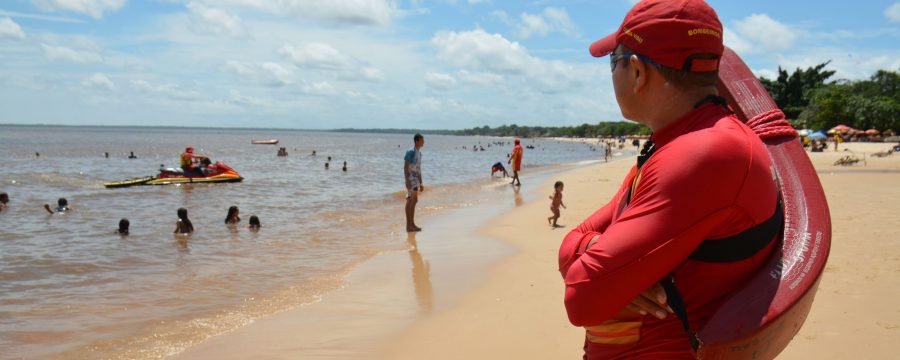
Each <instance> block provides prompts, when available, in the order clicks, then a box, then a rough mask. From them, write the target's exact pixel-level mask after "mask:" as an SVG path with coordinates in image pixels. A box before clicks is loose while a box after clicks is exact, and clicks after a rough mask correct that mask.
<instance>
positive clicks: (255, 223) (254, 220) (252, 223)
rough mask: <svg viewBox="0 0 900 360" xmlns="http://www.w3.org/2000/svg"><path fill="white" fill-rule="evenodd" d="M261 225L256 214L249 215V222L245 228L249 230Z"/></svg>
mask: <svg viewBox="0 0 900 360" xmlns="http://www.w3.org/2000/svg"><path fill="white" fill-rule="evenodd" d="M261 227H262V224H260V223H259V218H258V217H257V216H256V215H250V223H249V224H247V228H248V229H250V230H259V228H261Z"/></svg>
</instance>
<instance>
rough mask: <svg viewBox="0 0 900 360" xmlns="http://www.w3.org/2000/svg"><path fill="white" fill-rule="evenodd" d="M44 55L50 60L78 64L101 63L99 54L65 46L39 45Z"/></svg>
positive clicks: (101, 58) (101, 59)
mask: <svg viewBox="0 0 900 360" xmlns="http://www.w3.org/2000/svg"><path fill="white" fill-rule="evenodd" d="M41 47H42V48H43V49H44V55H46V56H47V58H48V59H50V60H63V61H71V62H76V63H80V64H87V63H98V62H101V61H103V57H101V56H100V54H98V53H96V52H93V51H90V50H75V49H72V48H68V47H65V46H53V45H47V44H41Z"/></svg>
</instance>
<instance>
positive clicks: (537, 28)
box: [491, 7, 578, 39]
mask: <svg viewBox="0 0 900 360" xmlns="http://www.w3.org/2000/svg"><path fill="white" fill-rule="evenodd" d="M491 16H492V17H494V18H496V19H498V20H500V22H503V23H505V24H507V25H509V26H511V27H512V28H513V29H514V32H515V34H516V37H518V38H520V39H528V38H530V37H532V36H542V37H543V36H547V35H549V34H550V33H554V32H558V33H561V34H565V35H569V36H578V26H576V25H575V22H574V21H572V18H570V17H569V13H568V12H566V10H565V9H561V8H554V7H548V8H545V9H544V11H543V12H542V13H539V14H529V13H522V14H521V15H519V20H514V19H512V18H511V17H510V16H509V15H508V14H506V12H504V11H502V10H498V11H494V12H492V13H491Z"/></svg>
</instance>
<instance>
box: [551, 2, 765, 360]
mask: <svg viewBox="0 0 900 360" xmlns="http://www.w3.org/2000/svg"><path fill="white" fill-rule="evenodd" d="M590 50H591V54H592V55H594V56H596V57H601V56H606V55H609V56H610V66H611V70H612V80H613V88H614V90H615V94H616V100H617V102H618V104H619V107H620V109H621V111H622V115H623V116H624V117H625V118H627V119H630V120H634V121H636V122H639V123H642V124H644V125H646V126H648V127H649V128H650V129H651V130H652V131H653V135H652V136H651V139H650V141H648V142H647V143H646V145H645V147H644V149H643V150H642V151H641V155H640V156H639V157H638V161H637V165H636V166H635V167H634V168H632V169H631V171H630V172H629V173H628V175H627V176H626V177H625V180H624V182H623V183H622V185H621V187H620V188H619V190H618V192H617V193H616V194H615V195H614V196H613V198H612V199H611V200H610V201H609V203H607V204H606V205H605V206H603V207H601V208H600V209H599V210H597V211H596V212H595V213H594V214H592V215H591V216H590V217H588V219H586V220H585V221H584V222H583V223H582V224H581V225H579V226H578V227H576V228H575V229H574V230H572V231H571V232H570V233H569V234H568V235H567V236H566V237H565V239H564V240H563V242H562V244H561V245H560V249H559V270H560V272H561V274H562V276H563V278H564V281H565V285H566V290H565V306H566V311H567V313H568V317H569V320H570V322H571V323H572V324H574V325H577V326H581V327H584V328H585V330H586V332H585V343H584V351H585V358H586V359H650V358H652V359H692V358H693V353H692V351H693V349H695V348H696V346H697V345H698V343H697V339H696V337H695V333H696V331H697V330H699V329H700V328H702V327H703V325H704V324H706V322H707V321H708V319H709V317H710V316H711V315H712V314H713V312H714V311H715V310H716V308H717V307H718V306H719V304H720V303H721V302H722V301H723V300H724V299H725V298H726V297H727V295H729V294H730V292H731V291H733V290H734V289H736V288H737V287H738V286H739V285H740V284H741V283H742V282H744V281H745V280H746V279H747V278H748V277H749V276H751V275H752V274H754V273H755V271H756V269H758V268H759V267H760V266H761V265H762V264H763V263H764V261H765V260H766V258H767V257H768V256H769V254H770V252H771V250H772V248H773V244H774V243H775V242H774V241H772V240H773V239H774V237H775V236H776V235H777V234H778V231H779V229H780V226H781V224H782V223H783V217H782V213H781V209H780V205H779V202H778V193H777V188H776V183H775V180H774V174H773V171H772V169H771V164H770V160H769V156H768V152H767V151H766V148H765V146H764V144H763V143H762V141H761V140H760V139H759V138H758V137H757V135H756V134H754V133H753V131H751V130H750V129H749V128H747V126H746V125H744V124H743V123H742V122H740V121H739V120H738V119H737V118H735V117H734V116H733V114H732V113H731V111H730V110H729V109H728V108H727V105H726V102H725V99H724V98H721V97H719V96H718V92H717V89H716V82H717V78H718V73H717V71H718V65H719V58H720V57H721V55H722V53H723V50H724V46H723V44H722V25H721V23H720V22H719V20H718V16H717V15H716V13H715V11H714V10H713V9H712V8H711V7H709V5H707V4H706V3H705V2H703V1H702V0H644V1H641V2H639V3H637V5H635V6H634V8H633V9H631V11H630V12H629V13H628V15H626V17H625V20H624V21H623V23H622V25H621V26H620V27H619V30H618V31H616V32H615V33H614V34H612V35H610V36H608V37H606V38H604V39H602V40H600V41H597V42H595V43H594V44H593V45H591V49H590ZM669 308H672V310H674V311H675V312H676V313H677V314H673V313H670V312H669V311H668V310H669Z"/></svg>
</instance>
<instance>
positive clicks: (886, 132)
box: [882, 129, 894, 136]
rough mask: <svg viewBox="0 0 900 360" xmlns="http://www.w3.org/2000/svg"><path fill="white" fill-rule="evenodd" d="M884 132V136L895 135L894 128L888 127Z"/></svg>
mask: <svg viewBox="0 0 900 360" xmlns="http://www.w3.org/2000/svg"><path fill="white" fill-rule="evenodd" d="M882 134H883V135H884V136H891V135H894V130H891V129H887V130H885V131H884V132H883V133H882Z"/></svg>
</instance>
